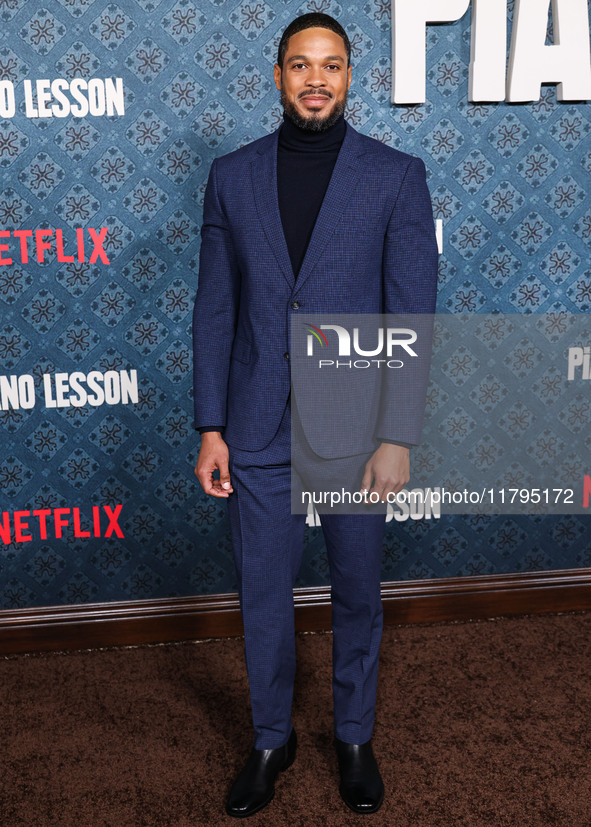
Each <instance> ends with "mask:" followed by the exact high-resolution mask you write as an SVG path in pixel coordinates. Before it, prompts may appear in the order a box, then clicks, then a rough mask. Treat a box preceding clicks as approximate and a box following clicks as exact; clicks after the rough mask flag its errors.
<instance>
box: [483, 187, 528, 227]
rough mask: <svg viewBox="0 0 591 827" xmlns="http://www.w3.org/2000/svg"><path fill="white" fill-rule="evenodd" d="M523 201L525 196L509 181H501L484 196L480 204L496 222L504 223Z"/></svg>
mask: <svg viewBox="0 0 591 827" xmlns="http://www.w3.org/2000/svg"><path fill="white" fill-rule="evenodd" d="M524 203H525V198H524V197H523V195H522V194H521V193H520V192H519V190H517V189H515V187H514V186H513V184H512V183H511V182H510V181H501V182H500V183H499V184H497V186H496V187H495V188H494V190H493V191H492V192H491V193H490V194H489V195H487V196H486V198H485V199H484V201H483V202H482V206H483V207H484V209H485V210H486V211H487V213H488V214H489V215H490V216H491V217H492V218H494V219H495V221H496V222H497V223H498V224H505V223H506V222H507V221H508V220H509V219H510V218H512V217H513V214H514V213H516V212H517V210H518V209H519V208H520V207H522V206H523V205H524Z"/></svg>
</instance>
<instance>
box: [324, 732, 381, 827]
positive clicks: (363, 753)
mask: <svg viewBox="0 0 591 827" xmlns="http://www.w3.org/2000/svg"><path fill="white" fill-rule="evenodd" d="M335 746H336V750H337V759H338V762H339V772H340V775H341V785H340V787H339V792H340V794H341V798H342V799H343V801H344V802H345V804H346V805H347V807H349V808H350V809H351V810H353V812H354V813H375V812H377V811H378V810H379V809H380V807H381V806H382V801H383V800H384V782H383V781H382V776H381V775H380V771H379V769H378V765H377V763H376V759H375V757H374V754H373V749H372V747H371V741H367V742H366V743H365V744H346V743H345V742H344V741H339V739H338V738H335Z"/></svg>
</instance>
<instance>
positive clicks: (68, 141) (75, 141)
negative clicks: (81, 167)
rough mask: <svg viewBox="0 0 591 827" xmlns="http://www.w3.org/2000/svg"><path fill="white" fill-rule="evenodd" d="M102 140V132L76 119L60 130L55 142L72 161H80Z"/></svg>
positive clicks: (86, 122)
mask: <svg viewBox="0 0 591 827" xmlns="http://www.w3.org/2000/svg"><path fill="white" fill-rule="evenodd" d="M100 138H101V135H100V132H99V131H98V129H95V127H94V126H93V125H92V124H91V123H89V122H88V121H84V120H78V119H75V120H73V121H71V122H70V123H67V124H66V125H65V126H64V127H63V128H62V129H60V131H59V132H58V133H57V135H56V136H55V139H54V140H55V143H56V144H57V146H59V148H60V149H61V150H62V151H63V152H65V153H66V154H67V155H69V156H70V159H71V160H72V161H80V160H82V158H84V156H85V155H87V154H88V152H90V150H91V149H93V147H94V146H96V144H98V142H99V141H100Z"/></svg>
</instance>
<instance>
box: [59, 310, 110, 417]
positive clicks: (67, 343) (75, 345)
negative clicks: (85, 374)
mask: <svg viewBox="0 0 591 827" xmlns="http://www.w3.org/2000/svg"><path fill="white" fill-rule="evenodd" d="M99 341H100V337H99V336H98V334H97V333H96V331H94V330H93V329H92V328H91V327H90V326H89V324H88V323H87V322H86V321H85V320H83V319H77V320H76V321H74V322H72V324H70V325H69V326H68V327H67V328H66V329H65V330H64V331H63V333H61V334H60V335H59V336H58V337H57V339H56V344H57V346H58V347H59V349H60V350H62V351H63V352H64V353H65V354H66V355H67V356H69V357H70V358H71V359H73V360H74V361H76V362H80V361H81V360H82V359H84V358H85V357H86V356H87V355H88V354H89V353H90V352H91V351H92V350H94V348H95V347H96V346H97V345H98V343H99ZM79 412H81V413H82V409H79Z"/></svg>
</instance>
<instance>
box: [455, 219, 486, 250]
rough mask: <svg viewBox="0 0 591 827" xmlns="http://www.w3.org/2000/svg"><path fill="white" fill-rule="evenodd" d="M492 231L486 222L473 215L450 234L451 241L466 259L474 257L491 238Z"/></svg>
mask: <svg viewBox="0 0 591 827" xmlns="http://www.w3.org/2000/svg"><path fill="white" fill-rule="evenodd" d="M490 237H491V233H490V231H489V230H488V229H487V228H486V227H485V226H484V224H483V223H482V222H481V221H480V220H479V219H478V218H477V217H476V216H475V215H471V216H470V217H469V218H467V219H466V220H465V221H463V222H462V223H461V224H460V226H459V227H458V229H457V230H456V231H455V232H453V233H452V234H451V236H450V243H451V244H452V245H453V246H454V247H455V248H456V250H457V251H458V252H459V254H460V255H461V256H463V258H465V259H470V258H473V257H474V256H475V255H476V253H478V252H479V251H480V250H481V249H482V247H483V246H484V245H485V244H486V243H487V241H488V240H489V239H490Z"/></svg>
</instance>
